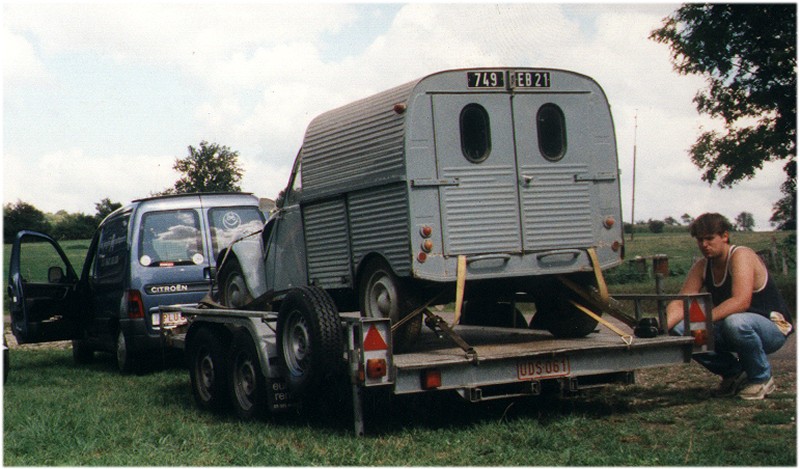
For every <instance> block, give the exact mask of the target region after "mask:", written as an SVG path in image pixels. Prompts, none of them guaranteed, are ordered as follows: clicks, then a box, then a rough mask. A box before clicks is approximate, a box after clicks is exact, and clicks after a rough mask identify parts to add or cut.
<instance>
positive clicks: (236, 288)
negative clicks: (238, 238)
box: [218, 258, 253, 309]
mask: <svg viewBox="0 0 800 469" xmlns="http://www.w3.org/2000/svg"><path fill="white" fill-rule="evenodd" d="M218 278H219V279H220V284H219V285H220V286H219V294H220V303H221V304H223V305H225V306H228V307H230V308H234V309H236V308H243V307H245V306H247V305H248V304H250V303H252V302H253V296H252V295H251V294H250V290H248V288H247V282H246V281H245V279H244V273H243V272H242V266H241V264H239V261H238V260H237V259H236V258H232V259H230V260H229V261H228V262H227V263H226V264H225V266H224V267H223V269H222V272H220V275H219V276H218Z"/></svg>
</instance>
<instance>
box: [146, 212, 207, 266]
mask: <svg viewBox="0 0 800 469" xmlns="http://www.w3.org/2000/svg"><path fill="white" fill-rule="evenodd" d="M138 254H139V263H140V264H142V265H143V266H145V267H172V266H174V265H191V264H202V263H204V262H205V258H204V257H203V239H202V231H201V229H200V217H199V216H198V214H197V212H195V211H194V210H170V211H164V212H150V213H146V214H144V216H142V226H141V228H140V233H139V253H138Z"/></svg>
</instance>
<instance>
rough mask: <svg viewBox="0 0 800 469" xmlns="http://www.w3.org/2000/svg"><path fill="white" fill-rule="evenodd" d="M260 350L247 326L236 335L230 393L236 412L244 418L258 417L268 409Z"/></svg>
mask: <svg viewBox="0 0 800 469" xmlns="http://www.w3.org/2000/svg"><path fill="white" fill-rule="evenodd" d="M260 363H261V361H260V359H259V356H258V351H257V350H256V346H255V344H254V343H253V339H252V338H251V337H250V333H249V332H248V331H247V330H245V329H243V330H240V331H239V332H238V333H237V334H236V336H235V337H234V338H233V345H232V346H231V353H230V355H229V356H228V364H229V369H230V381H229V385H230V395H231V402H232V403H233V408H234V410H235V412H236V415H238V416H239V418H241V419H244V420H250V419H253V418H258V417H261V416H263V415H264V413H265V410H266V386H267V384H266V380H265V379H264V374H263V373H262V372H261V365H260Z"/></svg>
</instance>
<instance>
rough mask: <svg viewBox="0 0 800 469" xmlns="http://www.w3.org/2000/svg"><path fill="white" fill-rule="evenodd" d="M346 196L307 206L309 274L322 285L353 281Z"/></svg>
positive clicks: (305, 210) (338, 284) (331, 286)
mask: <svg viewBox="0 0 800 469" xmlns="http://www.w3.org/2000/svg"><path fill="white" fill-rule="evenodd" d="M345 212H346V209H345V203H344V198H340V199H337V200H332V201H327V202H323V203H319V204H314V205H310V206H306V207H305V208H304V213H305V234H306V256H307V258H308V278H309V279H310V280H311V281H312V282H314V284H316V285H317V286H320V287H322V288H341V287H342V286H345V285H348V284H349V283H350V281H349V280H348V281H345V279H349V278H350V244H349V237H348V234H347V223H346V221H345V220H346V218H345V216H346V213H345Z"/></svg>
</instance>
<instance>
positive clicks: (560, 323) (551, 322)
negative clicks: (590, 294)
mask: <svg viewBox="0 0 800 469" xmlns="http://www.w3.org/2000/svg"><path fill="white" fill-rule="evenodd" d="M546 291H547V293H538V294H537V295H536V299H535V301H536V314H535V315H534V316H533V319H531V324H530V328H531V329H546V330H547V331H549V332H550V333H551V334H553V335H554V336H556V337H557V338H559V339H577V338H581V337H586V336H587V335H589V334H590V333H592V332H593V331H594V330H595V329H596V328H597V320H596V319H594V318H592V317H590V316H589V315H588V314H586V313H584V312H583V311H581V310H579V309H578V308H576V307H575V305H573V304H572V303H571V302H570V300H575V301H576V302H578V303H581V302H582V300H581V299H580V298H579V297H578V295H577V294H575V293H574V292H572V290H570V289H568V288H567V287H566V286H564V285H562V284H560V283H557V282H554V283H553V284H552V285H551V286H550V288H548V289H547V290H546ZM595 313H596V314H597V315H598V316H599V315H601V314H602V311H596V312H595Z"/></svg>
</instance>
